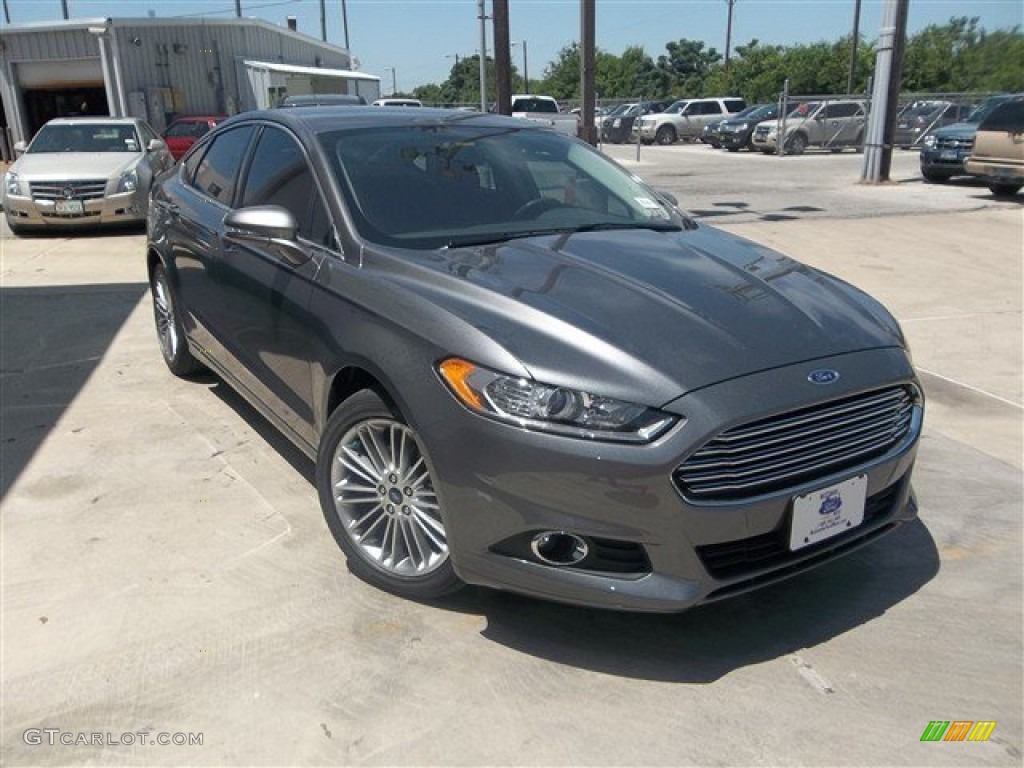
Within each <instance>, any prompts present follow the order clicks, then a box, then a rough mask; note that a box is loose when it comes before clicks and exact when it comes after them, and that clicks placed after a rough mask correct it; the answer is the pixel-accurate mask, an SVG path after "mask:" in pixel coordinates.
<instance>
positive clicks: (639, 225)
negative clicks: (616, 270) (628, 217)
mask: <svg viewBox="0 0 1024 768" xmlns="http://www.w3.org/2000/svg"><path fill="white" fill-rule="evenodd" d="M608 229H650V230H653V231H655V232H679V231H680V230H682V227H681V226H679V225H678V224H670V223H669V222H667V221H599V222H596V223H594V224H583V225H582V226H579V227H571V228H568V229H566V230H563V231H566V232H572V233H576V232H601V231H602V230H608Z"/></svg>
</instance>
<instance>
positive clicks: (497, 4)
mask: <svg viewBox="0 0 1024 768" xmlns="http://www.w3.org/2000/svg"><path fill="white" fill-rule="evenodd" d="M491 11H492V13H493V14H494V85H495V88H496V90H497V103H498V114H499V115H511V114H512V51H511V46H510V45H509V40H508V0H491Z"/></svg>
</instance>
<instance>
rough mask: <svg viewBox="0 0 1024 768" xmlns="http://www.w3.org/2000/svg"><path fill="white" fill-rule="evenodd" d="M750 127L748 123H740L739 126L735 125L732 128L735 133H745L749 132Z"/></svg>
mask: <svg viewBox="0 0 1024 768" xmlns="http://www.w3.org/2000/svg"><path fill="white" fill-rule="evenodd" d="M749 127H750V126H749V125H747V124H746V123H740V124H739V125H734V126H733V127H732V129H733V130H734V131H745V130H747V128H749Z"/></svg>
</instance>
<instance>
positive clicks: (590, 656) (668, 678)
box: [435, 520, 939, 683]
mask: <svg viewBox="0 0 1024 768" xmlns="http://www.w3.org/2000/svg"><path fill="white" fill-rule="evenodd" d="M938 572H939V554H938V550H937V548H936V546H935V542H934V540H933V539H932V537H931V534H930V533H929V532H928V529H927V528H926V527H925V526H924V524H923V523H921V522H920V521H919V520H915V521H914V522H912V523H908V524H906V525H903V526H902V527H901V528H899V529H897V530H896V531H894V532H893V533H891V534H890V535H888V536H886V537H885V538H884V539H882V540H880V541H877V542H875V543H874V544H872V545H870V546H868V547H865V548H864V549H862V550H858V551H857V552H855V553H853V554H851V555H849V556H847V557H845V558H842V559H840V560H837V561H835V562H833V563H829V564H827V565H824V566H822V567H820V568H818V569H815V570H814V571H811V572H808V573H805V574H802V575H800V576H797V577H795V578H793V579H789V580H787V581H785V582H782V583H779V584H776V585H773V586H770V587H767V588H764V589H761V590H758V591H755V592H751V593H747V594H745V595H742V596H738V597H734V598H731V599H729V600H725V601H722V602H719V603H712V604H709V605H705V606H700V607H698V608H695V609H692V610H690V611H688V612H685V613H680V614H670V615H664V614H662V615H659V614H631V613H616V612H611V611H602V610H592V609H586V608H576V607H572V606H564V605H559V604H556V603H547V602H542V601H540V600H533V599H530V598H526V597H520V596H517V595H512V594H506V593H501V592H495V591H492V590H485V589H468V590H464V591H463V592H460V593H458V594H456V595H455V596H453V597H451V598H448V599H447V600H444V601H441V602H440V603H435V605H438V606H440V607H444V608H447V609H449V610H454V611H459V612H465V613H470V614H479V615H482V616H483V617H485V619H486V621H487V627H486V628H485V629H484V630H483V632H482V633H481V634H482V635H483V637H485V638H487V639H488V640H491V641H492V642H495V643H498V644H500V645H503V646H506V647H508V648H511V649H514V650H516V651H519V652H521V653H526V654H529V655H531V656H536V657H538V658H542V659H546V660H548V661H553V662H556V663H559V664H565V665H568V666H572V667H577V668H581V669H587V670H590V671H593V672H600V673H602V674H606V675H614V676H616V677H629V678H636V679H643V680H655V681H662V682H676V683H710V682H713V681H715V680H718V679H720V678H721V677H723V676H725V675H727V674H729V673H730V672H733V671H735V670H737V669H741V668H743V667H746V666H750V665H752V664H759V663H762V662H764V661H769V660H772V659H776V658H779V657H782V656H786V655H791V654H795V653H797V652H799V651H801V650H803V649H806V648H811V647H814V646H816V645H819V644H821V643H824V642H827V641H829V640H831V639H832V638H834V637H836V636H838V635H842V634H844V633H845V632H848V631H850V630H851V629H854V628H856V627H859V626H862V625H864V624H867V623H868V622H870V621H872V620H873V619H875V618H877V617H879V616H882V615H883V614H884V613H885V612H886V611H888V610H889V609H891V608H892V607H893V606H895V605H897V604H899V603H900V602H901V601H903V600H905V599H906V598H907V597H909V596H910V595H913V594H914V593H915V592H917V591H918V590H919V589H921V588H922V587H923V586H924V585H925V584H927V583H928V582H929V581H931V580H932V579H933V578H934V577H935V575H936V574H937V573H938Z"/></svg>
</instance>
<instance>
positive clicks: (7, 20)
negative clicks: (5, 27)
mask: <svg viewBox="0 0 1024 768" xmlns="http://www.w3.org/2000/svg"><path fill="white" fill-rule="evenodd" d="M4 23H5V24H10V23H11V9H10V8H8V7H7V0H4Z"/></svg>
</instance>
